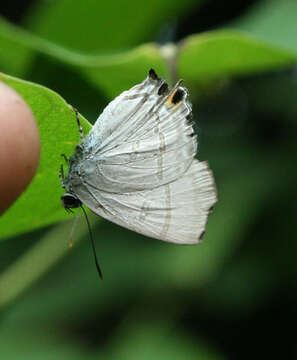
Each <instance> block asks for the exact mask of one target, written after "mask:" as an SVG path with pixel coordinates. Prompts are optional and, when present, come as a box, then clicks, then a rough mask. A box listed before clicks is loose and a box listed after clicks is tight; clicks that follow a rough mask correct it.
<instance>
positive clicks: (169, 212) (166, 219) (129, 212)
mask: <svg viewBox="0 0 297 360" xmlns="http://www.w3.org/2000/svg"><path fill="white" fill-rule="evenodd" d="M75 192H76V193H77V195H78V196H79V197H80V198H81V199H83V202H84V204H85V205H86V206H87V207H88V208H89V209H90V210H92V211H93V212H94V213H96V214H97V215H99V216H101V217H103V218H106V219H108V220H110V221H112V222H114V223H116V224H118V225H121V226H124V227H126V228H128V229H130V230H133V231H136V232H138V233H141V234H144V235H147V236H150V237H154V238H156V239H160V240H163V241H167V242H174V243H178V244H195V243H198V242H199V241H200V240H201V238H202V236H203V234H204V231H205V225H206V222H207V217H208V215H209V212H210V211H211V208H212V206H213V204H214V203H215V202H216V191H215V185H214V181H213V176H212V173H211V170H210V169H209V168H208V165H207V163H206V162H199V161H198V160H194V161H193V162H192V164H191V166H190V167H189V169H188V170H187V171H186V173H185V174H184V176H182V177H181V178H179V179H177V180H176V181H173V182H170V183H168V184H165V185H161V186H159V187H156V188H153V189H151V190H142V191H135V192H129V193H123V194H118V193H110V192H104V191H101V190H99V189H97V188H96V187H93V186H88V185H83V186H79V187H78V188H76V189H75Z"/></svg>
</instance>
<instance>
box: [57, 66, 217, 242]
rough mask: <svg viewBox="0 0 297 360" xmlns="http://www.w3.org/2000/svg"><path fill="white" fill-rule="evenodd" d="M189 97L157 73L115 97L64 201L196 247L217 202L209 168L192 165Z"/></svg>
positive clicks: (84, 149)
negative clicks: (66, 200)
mask: <svg viewBox="0 0 297 360" xmlns="http://www.w3.org/2000/svg"><path fill="white" fill-rule="evenodd" d="M187 98H188V92H187V90H186V89H185V88H184V87H181V86H180V83H178V84H177V85H176V86H175V87H174V88H173V89H172V90H169V88H168V85H167V83H166V82H165V81H164V80H163V79H160V78H159V77H158V76H157V75H156V73H155V72H154V71H153V70H150V72H149V75H148V77H147V78H146V79H145V80H144V81H143V82H142V83H140V84H138V85H136V86H134V87H133V88H131V89H130V90H128V91H124V92H123V93H122V94H120V95H119V96H118V97H117V98H115V99H114V100H113V101H112V102H111V103H110V104H109V105H108V106H107V107H106V108H105V110H104V111H103V113H102V114H101V115H100V116H99V118H98V120H97V121H96V123H95V125H94V126H93V127H92V129H91V131H90V132H89V134H88V135H87V137H86V138H85V139H83V140H82V141H81V142H80V143H79V144H78V145H77V147H76V149H75V152H74V154H73V155H71V157H70V159H69V162H68V171H67V174H66V176H65V178H64V179H63V186H64V188H65V189H66V192H67V193H66V194H67V195H68V198H67V199H68V200H69V201H71V199H70V197H69V194H70V195H71V196H73V200H74V199H78V200H79V201H80V202H82V203H83V204H85V205H86V206H87V207H88V208H89V209H90V210H92V211H93V212H94V213H96V214H97V215H99V216H102V217H104V218H106V219H108V220H110V221H113V222H115V223H117V224H119V225H121V226H124V227H126V228H129V229H131V230H134V231H136V232H139V233H142V234H144V235H147V236H150V237H154V238H157V239H161V240H164V241H168V242H174V243H179V244H195V243H197V242H199V241H200V240H201V238H202V235H203V234H204V231H205V225H206V222H207V217H208V215H209V212H210V209H211V208H212V206H213V205H214V203H215V202H216V200H217V198H216V189H215V184H214V180H213V176H212V172H211V171H210V169H209V167H208V164H207V163H206V162H199V161H198V160H197V159H194V156H195V154H196V151H197V137H196V135H195V134H194V130H193V127H192V124H191V123H190V118H191V113H192V109H191V105H190V104H189V102H188V100H187ZM62 200H63V197H62ZM73 204H74V202H73ZM76 204H79V202H76ZM64 206H65V204H64ZM74 207H75V206H74Z"/></svg>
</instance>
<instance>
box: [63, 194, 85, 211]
mask: <svg viewBox="0 0 297 360" xmlns="http://www.w3.org/2000/svg"><path fill="white" fill-rule="evenodd" d="M61 200H62V204H63V206H64V208H65V209H66V210H70V209H73V208H78V207H80V206H81V205H82V203H81V201H80V200H79V198H78V197H76V196H75V195H74V194H71V193H65V194H63V195H62V196H61Z"/></svg>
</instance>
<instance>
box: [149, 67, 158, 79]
mask: <svg viewBox="0 0 297 360" xmlns="http://www.w3.org/2000/svg"><path fill="white" fill-rule="evenodd" d="M148 74H149V77H150V78H151V79H153V80H160V78H159V76H158V75H157V73H156V72H155V70H154V69H150V70H149V73H148Z"/></svg>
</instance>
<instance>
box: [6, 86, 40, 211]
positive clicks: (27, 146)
mask: <svg viewBox="0 0 297 360" xmlns="http://www.w3.org/2000/svg"><path fill="white" fill-rule="evenodd" d="M39 158H40V139H39V134H38V128H37V125H36V122H35V119H34V116H33V114H32V112H31V109H30V108H29V106H28V105H27V104H26V103H25V101H24V100H23V99H22V98H21V97H20V95H18V94H17V93H16V92H15V91H14V90H13V89H12V88H10V87H9V86H7V85H6V84H4V83H2V82H0V174H1V175H0V215H1V214H2V213H3V212H4V211H5V210H6V209H7V208H8V207H9V206H10V205H11V204H12V203H13V202H14V201H15V200H16V199H17V198H18V197H19V196H20V195H21V193H22V192H23V191H24V190H25V189H26V187H27V186H28V185H29V183H30V182H31V180H32V178H33V176H34V174H35V172H36V170H37V167H38V163H39Z"/></svg>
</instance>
